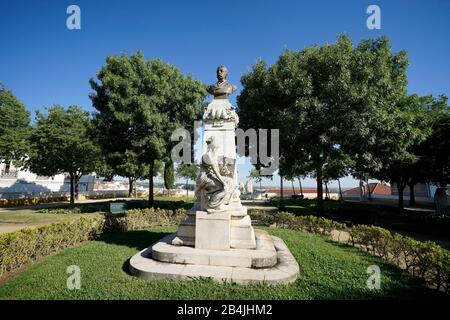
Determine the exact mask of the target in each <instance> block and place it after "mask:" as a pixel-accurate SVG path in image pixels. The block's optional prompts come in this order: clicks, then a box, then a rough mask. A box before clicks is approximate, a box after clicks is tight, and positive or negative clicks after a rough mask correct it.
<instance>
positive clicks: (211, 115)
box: [172, 66, 256, 250]
mask: <svg viewBox="0 0 450 320" xmlns="http://www.w3.org/2000/svg"><path fill="white" fill-rule="evenodd" d="M227 75H228V70H227V68H226V67H225V66H219V67H218V68H217V83H215V84H214V85H211V86H209V87H208V92H209V93H211V94H212V95H213V96H214V99H213V100H212V101H211V103H210V104H209V105H208V107H207V108H206V110H205V113H204V115H203V123H204V133H203V150H205V152H204V154H203V156H202V160H201V164H200V174H199V176H198V178H197V181H196V190H195V196H196V203H195V205H194V207H193V208H192V209H191V210H190V211H189V212H188V218H187V219H186V220H185V221H183V222H182V223H181V225H180V227H179V229H178V232H177V237H176V238H175V239H174V240H173V242H172V243H173V244H174V245H189V246H195V248H199V249H216V250H228V249H231V248H245V249H254V248H256V240H255V232H254V230H253V227H252V226H251V220H250V217H249V216H248V215H247V208H245V207H243V206H242V204H241V201H240V198H239V196H240V191H239V187H238V184H237V168H236V145H235V130H236V126H237V124H238V122H239V118H238V115H237V114H236V112H235V111H234V110H233V107H232V105H231V103H230V101H229V100H228V95H229V94H231V93H233V92H234V91H235V90H236V86H234V85H232V84H230V83H229V82H228V81H227V80H226V77H227Z"/></svg>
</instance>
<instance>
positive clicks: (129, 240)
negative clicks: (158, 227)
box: [98, 230, 169, 251]
mask: <svg viewBox="0 0 450 320" xmlns="http://www.w3.org/2000/svg"><path fill="white" fill-rule="evenodd" d="M167 234H169V233H168V232H152V231H148V230H138V231H128V232H118V233H106V234H103V235H102V236H101V237H100V238H99V239H98V241H103V242H105V243H109V244H116V245H119V246H127V247H130V248H132V249H137V250H139V251H140V250H143V249H145V248H147V247H149V246H150V245H152V244H153V243H155V242H156V241H158V240H159V239H161V238H162V237H164V236H166V235H167Z"/></svg>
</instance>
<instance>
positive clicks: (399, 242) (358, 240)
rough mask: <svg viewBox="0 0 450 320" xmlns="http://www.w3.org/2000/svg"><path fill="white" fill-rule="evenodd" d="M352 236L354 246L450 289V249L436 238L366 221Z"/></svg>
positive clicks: (442, 288) (436, 286)
mask: <svg viewBox="0 0 450 320" xmlns="http://www.w3.org/2000/svg"><path fill="white" fill-rule="evenodd" d="M350 237H351V243H352V244H353V245H354V246H360V247H363V248H365V249H366V250H367V251H370V252H372V253H373V254H375V255H378V256H380V257H382V258H384V259H385V260H389V261H391V262H393V263H395V264H396V265H398V266H399V267H401V268H403V269H405V270H406V271H408V272H410V273H411V274H412V275H413V276H416V277H418V278H420V279H422V280H423V281H424V282H425V283H426V284H427V285H428V286H430V287H434V288H436V289H438V290H443V291H445V292H448V291H449V290H450V252H449V251H448V250H446V249H444V248H442V247H441V246H439V245H437V244H436V243H435V242H432V241H427V242H422V241H417V240H414V239H412V238H410V237H407V236H402V235H400V234H392V233H391V232H389V231H388V230H386V229H383V228H380V227H374V226H366V225H358V226H355V227H353V229H352V230H351V231H350Z"/></svg>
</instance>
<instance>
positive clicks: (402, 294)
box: [0, 227, 442, 300]
mask: <svg viewBox="0 0 450 320" xmlns="http://www.w3.org/2000/svg"><path fill="white" fill-rule="evenodd" d="M174 230H175V228H167V227H166V228H162V227H161V228H155V229H151V230H143V231H130V232H126V233H115V234H108V235H104V236H103V237H102V238H101V239H99V240H98V241H90V242H87V243H85V244H83V245H80V246H78V247H74V248H70V249H67V250H64V251H62V252H61V253H59V254H58V255H55V256H52V257H48V258H46V259H44V260H43V261H41V262H39V263H36V264H34V265H32V266H31V267H30V268H29V269H28V270H26V271H24V272H23V273H20V274H18V275H17V276H15V277H14V278H11V279H9V280H8V281H6V282H5V283H3V284H2V285H0V299H233V300H235V299H389V298H401V299H404V298H405V299H406V298H424V299H432V298H436V297H442V296H441V295H440V294H438V293H437V292H435V291H433V290H431V289H427V288H425V287H423V286H421V285H420V284H419V283H418V282H417V281H416V280H414V279H413V278H411V277H410V276H409V275H408V274H406V273H405V272H403V271H401V270H400V269H398V268H396V267H395V266H393V265H391V264H388V263H386V262H383V261H382V260H380V259H377V258H374V257H372V256H370V255H368V254H366V253H365V252H362V251H359V250H357V249H355V248H352V247H349V246H345V245H341V244H336V243H333V242H329V241H328V240H326V239H325V238H323V237H320V236H316V235H312V234H307V233H301V232H297V231H291V230H278V229H267V230H269V232H270V233H272V234H274V235H276V236H279V237H281V238H283V239H284V240H285V241H286V243H287V245H288V246H289V248H290V250H291V252H292V253H293V254H294V256H295V257H296V259H297V260H298V262H299V264H300V269H301V271H300V272H301V274H300V277H299V278H298V279H297V281H296V282H295V283H293V284H289V285H279V286H273V287H266V286H262V285H253V286H243V285H236V284H218V283H214V282H212V281H210V280H209V279H203V280H202V279H200V280H194V281H188V282H182V281H173V280H157V281H144V280H141V279H138V278H135V277H133V276H131V275H129V274H128V271H127V270H128V264H127V261H128V259H129V258H130V257H131V256H132V255H134V254H135V253H136V252H138V250H140V249H143V248H145V247H146V246H148V245H149V244H151V243H153V242H154V241H156V240H158V239H160V238H161V237H163V236H164V235H165V234H167V233H168V232H173V231H174ZM373 264H377V265H378V266H379V267H380V268H381V272H382V279H381V290H369V289H368V288H367V286H366V281H367V278H368V274H367V273H366V269H367V267H368V266H369V265H373ZM70 265H78V266H79V267H80V268H81V289H80V290H69V289H67V287H66V281H67V277H68V274H66V268H67V267H68V266H70Z"/></svg>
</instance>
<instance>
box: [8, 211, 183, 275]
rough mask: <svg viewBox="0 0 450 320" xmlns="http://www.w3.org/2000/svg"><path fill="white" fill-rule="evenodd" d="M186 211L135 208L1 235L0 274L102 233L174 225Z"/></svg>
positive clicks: (82, 216) (94, 237) (81, 217)
mask: <svg viewBox="0 0 450 320" xmlns="http://www.w3.org/2000/svg"><path fill="white" fill-rule="evenodd" d="M185 214H186V211H184V210H176V211H171V210H163V209H142V210H136V209H135V210H130V211H128V214H127V215H125V216H122V217H114V216H100V215H98V216H84V215H81V216H80V217H78V218H76V219H71V220H64V221H61V222H56V223H53V224H50V225H46V226H42V227H39V228H34V229H29V228H25V229H21V230H19V231H15V232H10V233H5V234H0V277H1V276H2V275H4V274H6V273H8V272H11V271H14V270H17V269H19V268H21V267H23V266H25V265H27V264H29V263H31V262H33V261H36V260H37V259H39V258H40V257H45V256H48V255H50V254H54V253H57V252H59V251H61V250H63V249H65V248H68V247H71V246H74V245H77V244H79V243H81V242H83V241H87V240H93V239H96V238H98V237H99V236H100V235H101V234H102V233H104V232H114V231H128V230H136V229H143V228H150V227H155V226H161V225H175V224H178V223H179V222H181V220H182V219H183V218H184V216H185Z"/></svg>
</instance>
